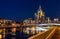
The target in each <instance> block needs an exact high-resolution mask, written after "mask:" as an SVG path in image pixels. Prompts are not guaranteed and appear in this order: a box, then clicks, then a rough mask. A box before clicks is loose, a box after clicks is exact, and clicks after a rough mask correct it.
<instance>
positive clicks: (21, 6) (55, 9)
mask: <svg viewBox="0 0 60 39" xmlns="http://www.w3.org/2000/svg"><path fill="white" fill-rule="evenodd" d="M39 5H41V7H42V9H43V11H44V12H45V15H46V16H49V17H51V19H52V18H54V17H56V18H57V17H58V18H60V0H0V18H3V19H12V20H17V21H21V20H23V19H27V18H29V17H31V18H34V13H35V12H37V10H38V7H39Z"/></svg>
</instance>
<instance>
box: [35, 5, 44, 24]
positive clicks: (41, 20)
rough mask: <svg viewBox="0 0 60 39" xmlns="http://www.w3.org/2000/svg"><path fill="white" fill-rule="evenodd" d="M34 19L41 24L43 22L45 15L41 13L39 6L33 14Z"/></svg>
mask: <svg viewBox="0 0 60 39" xmlns="http://www.w3.org/2000/svg"><path fill="white" fill-rule="evenodd" d="M35 19H37V20H40V22H41V23H42V22H44V19H45V14H44V12H43V11H42V9H41V6H39V9H38V11H37V13H35Z"/></svg>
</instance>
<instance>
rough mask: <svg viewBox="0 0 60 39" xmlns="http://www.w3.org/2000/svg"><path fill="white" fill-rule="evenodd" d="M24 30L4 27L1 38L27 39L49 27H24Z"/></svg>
mask: <svg viewBox="0 0 60 39" xmlns="http://www.w3.org/2000/svg"><path fill="white" fill-rule="evenodd" d="M22 29H23V30H22V32H21V31H20V28H3V29H0V39H27V38H28V37H30V36H32V35H36V34H37V33H40V32H42V31H43V32H44V31H45V30H48V29H49V28H48V27H47V29H44V27H23V28H22Z"/></svg>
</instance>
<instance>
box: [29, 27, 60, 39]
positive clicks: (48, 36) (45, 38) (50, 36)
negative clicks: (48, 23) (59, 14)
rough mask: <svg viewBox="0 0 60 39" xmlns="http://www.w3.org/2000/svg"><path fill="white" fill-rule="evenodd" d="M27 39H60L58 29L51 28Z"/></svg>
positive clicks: (59, 30) (59, 28) (59, 29)
mask: <svg viewBox="0 0 60 39" xmlns="http://www.w3.org/2000/svg"><path fill="white" fill-rule="evenodd" d="M28 39H60V27H57V26H56V27H53V28H51V29H49V30H48V31H46V32H43V33H38V34H37V35H35V36H31V37H29V38H28Z"/></svg>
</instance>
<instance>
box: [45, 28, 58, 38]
mask: <svg viewBox="0 0 60 39" xmlns="http://www.w3.org/2000/svg"><path fill="white" fill-rule="evenodd" d="M56 29H57V27H55V28H54V29H53V30H52V31H51V33H50V34H49V35H48V36H47V38H46V39H52V36H53V35H54V34H55V31H56Z"/></svg>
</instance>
